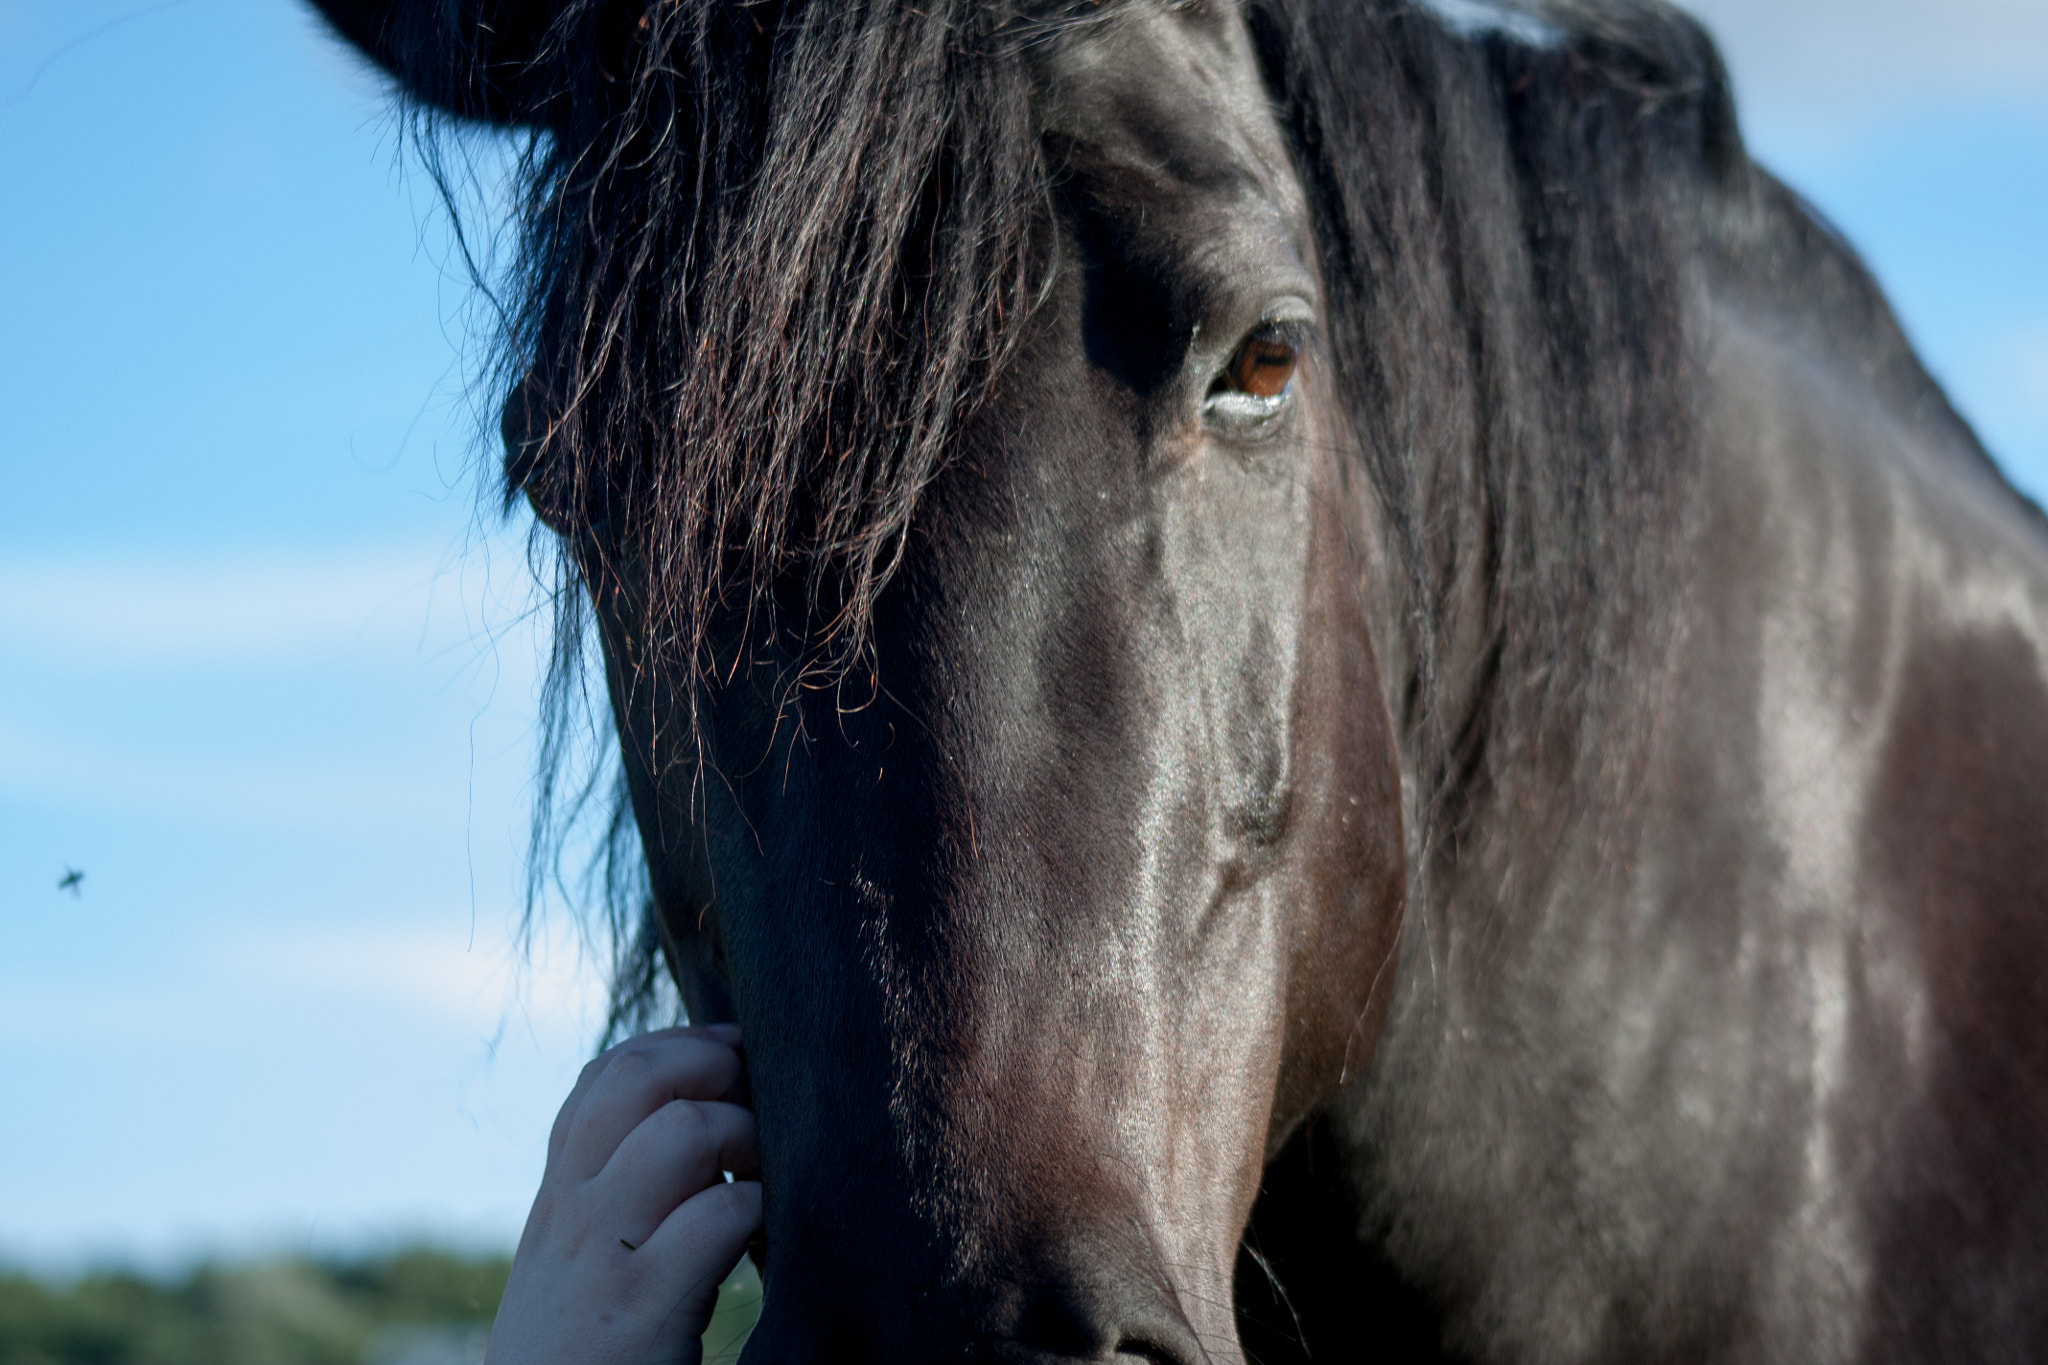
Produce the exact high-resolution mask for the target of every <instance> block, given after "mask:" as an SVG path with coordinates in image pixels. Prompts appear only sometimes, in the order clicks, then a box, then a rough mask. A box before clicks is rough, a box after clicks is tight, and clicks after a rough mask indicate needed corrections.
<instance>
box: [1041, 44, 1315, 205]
mask: <svg viewBox="0 0 2048 1365" xmlns="http://www.w3.org/2000/svg"><path fill="white" fill-rule="evenodd" d="M1042 78H1043V83H1044V86H1045V88H1046V92H1047V93H1046V100H1045V112H1044V115H1043V119H1044V124H1045V131H1046V133H1047V135H1048V136H1049V137H1050V138H1053V139H1057V140H1059V141H1063V142H1067V143H1069V144H1073V145H1076V146H1078V147H1079V148H1081V149H1083V150H1084V152H1085V160H1086V161H1087V162H1088V163H1089V164H1090V165H1091V166H1092V167H1093V168H1095V170H1096V171H1097V172H1098V173H1103V172H1107V173H1110V174H1112V175H1113V176H1114V177H1115V178H1116V179H1118V180H1121V181H1124V182H1125V183H1126V184H1128V185H1130V186H1131V187H1132V188H1133V189H1140V190H1143V191H1149V192H1150V193H1152V194H1157V195H1165V196H1169V197H1173V198H1184V197H1190V196H1193V197H1203V198H1212V197H1216V196H1222V197H1225V198H1240V197H1255V198H1259V199H1263V200H1265V201H1266V202H1267V203H1268V204H1269V205H1270V206H1271V207H1272V208H1274V209H1277V210H1278V211H1279V212H1280V213H1281V215H1282V216H1283V217H1288V218H1292V217H1294V216H1295V213H1296V212H1297V211H1298V210H1299V208H1300V203H1299V200H1300V191H1299V189H1298V187H1297V186H1296V185H1295V184H1294V181H1293V176H1292V174H1291V172H1290V171H1289V169H1288V160H1287V156H1286V151H1285V147H1284V145H1283V143H1282V141H1281V137H1280V131H1279V126H1278V123H1277V121H1276V120H1275V119H1274V117H1273V107H1272V100H1271V98H1270V97H1269V96H1268V94H1267V92H1266V89H1265V85H1264V83H1263V81H1262V80H1261V78H1260V74H1259V63H1258V59H1257V56H1256V54H1255V52H1254V50H1253V48H1252V43H1251V37H1250V34H1249V32H1248V31H1247V29H1246V27H1245V24H1244V22H1243V19H1242V17H1241V16H1240V15H1239V14H1238V12H1237V10H1236V9H1235V7H1232V6H1227V5H1194V6H1187V5H1182V6H1174V7H1171V8H1167V7H1163V6H1156V5H1150V4H1140V5H1136V6H1133V7H1132V8H1131V9H1129V10H1127V11H1125V12H1123V13H1121V14H1119V15H1118V16H1117V17H1116V18H1115V19H1114V20H1112V21H1109V22H1105V23H1102V24H1099V25H1091V26H1088V27H1085V28H1080V29H1076V30H1073V31H1071V32H1070V33H1068V34H1067V35H1066V36H1065V38H1064V40H1063V41H1061V42H1059V43H1057V44H1054V45H1053V46H1052V48H1051V50H1050V55H1049V57H1048V58H1047V59H1046V60H1045V64H1044V69H1043V77H1042Z"/></svg>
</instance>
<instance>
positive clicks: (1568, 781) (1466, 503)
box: [1257, 0, 1748, 912]
mask: <svg viewBox="0 0 2048 1365" xmlns="http://www.w3.org/2000/svg"><path fill="white" fill-rule="evenodd" d="M1497 8H1499V9H1500V10H1501V11H1503V12H1505V13H1507V14H1509V15H1511V16H1520V17H1521V18H1522V19H1524V20H1525V21H1535V22H1537V23H1538V24H1540V27H1541V34H1540V39H1541V40H1538V39H1537V38H1535V37H1532V36H1531V34H1530V31H1529V29H1530V24H1529V23H1528V22H1523V23H1519V24H1508V25H1503V26H1500V27H1493V28H1485V27H1481V28H1477V29H1472V28H1470V27H1469V26H1467V25H1459V26H1452V25H1448V24H1446V23H1445V22H1444V21H1443V20H1442V18H1441V17H1440V16H1438V15H1436V14H1435V13H1433V12H1431V11H1428V10H1423V9H1420V8H1418V7H1416V6H1413V5H1406V4H1399V3H1394V4H1385V5H1379V6H1374V7H1371V8H1370V9H1364V10H1362V9H1360V8H1359V7H1356V6H1353V5H1349V4H1346V3H1344V2H1343V0H1305V3H1300V4H1275V5H1273V6H1271V7H1269V8H1262V9H1261V10H1259V11H1258V12H1257V19H1258V23H1259V26H1260V31H1261V40H1262V46H1263V47H1264V49H1265V51H1266V52H1267V54H1268V57H1267V60H1268V77H1269V80H1270V81H1271V82H1272V83H1273V85H1274V87H1275V88H1276V89H1277V90H1279V91H1281V92H1282V95H1283V104H1284V107H1285V109H1286V111H1287V116H1288V117H1289V119H1290V121H1291V123H1292V125H1293V127H1292V131H1293V134H1294V142H1295V145H1296V148H1297V155H1298V156H1299V158H1300V162H1301V167H1300V169H1301V171H1302V174H1303V176H1304V179H1305V180H1306V181H1307V183H1308V188H1309V197H1310V200H1311V203H1312V205H1313V206H1314V210H1315V212H1316V215H1317V228H1318V241H1319V245H1320V247H1321V249H1322V251H1323V253H1324V260H1325V274H1326V280H1325V288H1326V298H1327V308H1328V312H1329V315H1330V317H1331V319H1332V324H1331V342H1332V349H1333V351H1334V353H1335V359H1336V363H1337V368H1338V372H1339V374H1340V375H1341V376H1342V380H1343V386H1344V388H1345V389H1346V395H1347V398H1348V400H1349V401H1350V402H1351V403H1352V405H1353V409H1354V428H1355V430H1356V431H1357V432H1358V433H1359V434H1360V439H1361V442H1362V444H1363V446H1364V451H1363V453H1364V456H1365V459H1366V463H1367V468H1368V470H1369V472H1370V475H1371V477H1372V479H1373V481H1374V484H1375V486H1376V489H1377V491H1378V494H1379V499H1380V503H1381V506H1382V509H1383V513H1384V515H1385V516H1386V518H1387V520H1388V523H1389V529H1390V531H1391V535H1392V539H1393V541H1394V543H1395V546H1396V550H1397V552H1398V553H1399V554H1400V556H1401V557H1402V558H1403V561H1404V564H1405V568H1406V570H1407V573H1406V578H1407V582H1406V584H1405V585H1404V586H1405V587H1406V589H1407V591H1408V592H1409V594H1410V600H1409V611H1410V614H1411V616H1412V618H1413V619H1414V620H1416V621H1417V623H1418V625H1417V628H1416V630H1415V631H1414V635H1413V638H1412V639H1411V640H1409V641H1408V642H1407V646H1408V648H1409V650H1410V651H1411V653H1412V656H1413V658H1414V661H1415V662H1414V669H1413V678H1412V683H1411V691H1410V694H1409V696H1408V697H1407V698H1406V699H1405V701H1406V714H1405V715H1404V716H1403V717H1402V719H1403V722H1404V724H1405V725H1406V726H1407V728H1408V730H1409V733H1410V735H1411V742H1412V744H1413V745H1414V747H1415V750H1416V752H1417V755H1418V758H1419V761H1420V769H1421V771H1420V772H1419V773H1418V774H1417V776H1418V778H1419V779H1420V780H1419V782H1418V784H1417V785H1418V799H1419V803H1420V808H1419V809H1418V810H1416V811H1414V812H1411V815H1412V818H1413V819H1414V822H1415V828H1416V830H1417V833H1418V843H1419V844H1420V846H1421V851H1422V854H1423V856H1422V857H1421V858H1419V859H1418V860H1417V864H1418V866H1417V869H1416V870H1417V872H1418V874H1419V875H1422V876H1424V877H1428V876H1430V875H1432V874H1433V873H1435V872H1438V871H1441V870H1444V869H1446V868H1448V867H1449V866H1450V864H1451V862H1452V861H1453V860H1456V859H1459V858H1461V857H1462V856H1463V852H1464V850H1463V848H1462V847H1461V845H1462V841H1463V838H1464V835H1465V834H1466V833H1467V831H1469V830H1470V829H1471V828H1472V827H1473V826H1474V824H1475V820H1474V817H1475V816H1476V815H1477V813H1478V812H1479V811H1481V810H1482V809H1489V808H1491V809H1495V810H1503V809H1504V813H1505V814H1507V816H1508V817H1509V820H1510V822H1511V823H1510V824H1508V825H1506V826H1503V827H1504V828H1516V829H1517V830H1519V831H1520V832H1521V835H1522V837H1518V838H1516V839H1515V840H1514V841H1513V847H1514V848H1515V849H1517V850H1519V851H1520V856H1521V857H1522V858H1523V863H1522V865H1520V866H1500V865H1494V866H1486V867H1480V868H1476V869H1475V868H1472V867H1467V868H1465V869H1464V873H1465V875H1468V876H1470V875H1478V876H1480V877H1482V878H1484V879H1485V880H1487V881H1488V882H1490V883H1491V886H1490V888H1489V897H1490V898H1491V899H1493V900H1495V901H1498V900H1500V899H1501V898H1502V896H1503V894H1504V893H1508V892H1510V889H1511V888H1510V887H1509V886H1508V885H1507V883H1509V882H1510V881H1513V882H1518V883H1520V884H1521V887H1522V889H1524V890H1534V889H1537V888H1539V887H1540V886H1541V885H1542V883H1543V882H1544V880H1545V879H1546V878H1547V877H1548V876H1549V875H1550V874H1551V873H1552V872H1554V870H1555V862H1554V860H1553V861H1552V862H1550V863H1548V864H1542V863H1535V862H1530V861H1529V855H1528V851H1529V850H1530V849H1532V848H1542V847H1546V846H1548V847H1555V848H1559V849H1560V853H1562V850H1563V848H1564V846H1565V844H1566V843H1567V842H1568V841H1566V840H1565V839H1564V837H1563V836H1564V835H1565V834H1566V832H1567V830H1568V829H1570V828H1572V823H1573V822H1574V821H1579V820H1581V818H1582V817H1583V816H1585V815H1587V814H1589V813H1600V812H1607V813H1611V815H1612V817H1613V818H1612V819H1610V820H1607V821H1604V822H1603V821H1586V822H1584V823H1583V824H1582V825H1580V826H1579V827H1578V828H1577V829H1576V831H1575V832H1576V834H1577V836H1578V843H1579V845H1580V850H1579V851H1581V852H1585V853H1590V854H1591V855H1592V856H1593V857H1594V858H1595V859H1596V860H1598V859H1599V858H1600V857H1601V855H1602V854H1603V853H1604V852H1605V851H1606V849H1607V848H1611V847H1613V846H1616V845H1618V844H1619V843H1620V842H1621V840H1622V838H1623V837H1624V834H1625V829H1624V826H1625V822H1626V820H1627V818H1628V817H1627V812H1628V811H1629V810H1630V809H1631V807H1632V803H1631V802H1630V801H1628V800H1627V799H1626V795H1625V794H1626V790H1627V788H1628V786H1629V784H1630V783H1631V782H1632V780H1633V779H1634V778H1635V776H1636V775H1637V774H1638V773H1639V772H1640V769H1641V765H1642V764H1643V763H1644V762H1645V761H1646V760H1647V758H1648V755H1649V752H1650V747H1651V744H1652V743H1653V741H1654V737H1655V733H1656V729H1657V726H1658V724H1659V720H1660V717H1661V715H1662V713H1663V711H1664V706H1665V700H1666V698H1665V695H1664V692H1663V689H1664V688H1665V687H1666V686H1667V683H1668V679H1669V676H1670V674H1669V669H1668V667H1667V665H1668V662H1669V660H1670V658H1671V657H1672V655H1671V651H1672V648H1673V646H1674V645H1675V644H1676V642H1677V639H1678V635H1679V633H1680V631H1681V630H1682V629H1683V624H1684V613H1683V610H1682V603H1683V584H1684V574H1683V571H1682V565H1683V554H1684V542H1685V539H1686V531H1687V527H1688V524H1689V518H1690V516H1691V510H1690V509H1691V506H1692V496H1691V494H1692V490H1693V488H1694V486H1695V485H1696V482H1697V479H1696V472H1697V466H1698V452H1699V440H1698V435H1697V417H1696V411H1695V401H1696V400H1695V394H1696V392H1697V388H1698V384H1697V377H1698V371H1697V364H1696V359H1695V356H1694V355H1693V353H1692V341H1691V339H1690V338H1689V337H1688V334H1687V324H1686V318H1685V302H1686V299H1685V294H1686V291H1687V290H1688V289H1690V288H1692V287H1694V285H1695V283H1696V278H1695V274H1694V272H1693V271H1692V270H1691V269H1690V268H1689V266H1688V264H1687V258H1688V256H1689V255H1690V253H1691V248H1692V247H1693V246H1694V245H1695V238H1696V234H1697V232H1698V219H1699V217H1700V214H1699V210H1698V207H1697V205H1698V204H1699V203H1700V202H1701V201H1703V200H1705V199H1706V198H1708V197H1709V195H1708V194H1706V193H1703V190H1705V189H1710V188H1711V185H1710V183H1709V182H1713V181H1719V180H1724V179H1726V178H1727V177H1730V176H1733V175H1736V174H1738V173H1740V171H1741V169H1742V168H1744V167H1746V166H1747V165H1748V162H1747V159H1746V157H1744V156H1743V154H1742V148H1741V143H1740V139H1739V135H1738V133H1737V131H1736V125H1735V119H1734V113H1733V107H1732V103H1731V100H1730V96H1729V92H1728V86H1727V81H1726V77H1725V73H1724V72H1723V69H1722V67H1721V63H1720V59H1719V56H1718V54H1717V53H1716V52H1715V50H1714V48H1713V45H1712V43H1711V41H1710V40H1709V39H1708V37H1707V36H1706V34H1705V33H1704V31H1703V30H1701V29H1700V28H1699V27H1698V25H1697V24H1696V23H1695V22H1693V21H1692V20H1691V19H1689V18H1687V17H1686V16H1685V15H1683V14H1682V13H1680V12H1679V11H1677V10H1676V9H1674V8H1672V7H1670V6H1668V5H1664V4H1661V3H1657V2H1656V0H1648V2H1647V3H1630V2H1629V0H1587V2H1586V3H1567V2H1566V0H1556V2H1555V3H1552V2H1548V0H1532V2H1531V3H1526V4H1502V5H1500V6H1498V7H1497ZM1571 790H1576V791H1578V792H1579V793H1581V800H1580V801H1579V802H1578V803H1576V806H1573V805H1570V804H1565V803H1560V802H1559V801H1558V799H1557V794H1558V793H1559V792H1561V791H1571ZM1531 832H1539V833H1547V834H1548V835H1550V836H1551V837H1549V838H1544V837H1535V838H1531V837H1527V836H1528V835H1529V834H1530V833H1531ZM1431 899H1433V898H1432V897H1428V896H1423V897H1418V898H1417V900H1418V906H1417V908H1418V909H1420V910H1422V911H1424V912H1426V910H1427V906H1428V902H1429V900H1431Z"/></svg>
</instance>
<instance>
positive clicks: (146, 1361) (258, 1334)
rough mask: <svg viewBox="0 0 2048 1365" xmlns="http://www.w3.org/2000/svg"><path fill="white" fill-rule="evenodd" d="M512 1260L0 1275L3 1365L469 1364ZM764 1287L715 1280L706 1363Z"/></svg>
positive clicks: (746, 1322)
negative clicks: (152, 1275) (173, 1275)
mask: <svg viewBox="0 0 2048 1365" xmlns="http://www.w3.org/2000/svg"><path fill="white" fill-rule="evenodd" d="M511 1266H512V1262H511V1259H510V1258H509V1257H485V1258H474V1257H464V1256H458V1255H455V1254H452V1253H450V1252H446V1251H440V1250H433V1249H428V1248H415V1249H411V1250H406V1251H401V1252H398V1253H395V1254H392V1255H387V1256H379V1257H371V1258H366V1259H361V1260H347V1261H344V1260H319V1259H311V1258H303V1257H291V1258H283V1259H278V1260H270V1261H260V1262H256V1263H253V1264H248V1265H218V1264H213V1263H210V1262H209V1263H205V1264H201V1265H199V1266H197V1267H196V1268H194V1269H193V1270H191V1271H190V1272H189V1273H187V1274H186V1275H185V1276H184V1277H183V1278H182V1279H176V1280H169V1281H165V1280H154V1279H149V1278H146V1277H143V1276H140V1275H134V1274H130V1273H126V1272H119V1271H112V1272H98V1273H94V1274H90V1275H87V1276H84V1277H83V1278H81V1279H77V1280H72V1281H68V1282H65V1283H62V1284H52V1283H50V1282H47V1281H44V1280H39V1279H36V1278H33V1277H31V1276H28V1275H22V1274H8V1273H6V1272H0V1365H472V1363H473V1362H475V1361H477V1360H479V1359H481V1357H482V1354H483V1343H484V1340H485V1337H486V1335H487V1334H488V1329H489V1327H490V1322H491V1318H492V1317H493V1316H494V1315H495V1314H496V1313H497V1311H498V1300H499V1298H500V1297H502V1296H503V1294H504V1292H505V1276H506V1273H507V1272H508V1271H509V1270H510V1269H511ZM760 1302H761V1281H760V1279H759V1277H758V1276H756V1275H755V1274H754V1268H753V1266H752V1265H751V1264H750V1263H748V1262H746V1261H742V1262H741V1263H740V1267H739V1269H738V1270H737V1271H735V1272H734V1274H733V1276H732V1277H731V1278H730V1279H729V1280H727V1281H726V1283H725V1284H724V1286H723V1287H721V1288H720V1290H719V1294H718V1311H717V1314H716V1315H715V1316H714V1317H713V1318H712V1322H711V1327H710V1330H708V1331H707V1332H705V1334H704V1347H705V1351H704V1360H705V1365H721V1363H722V1362H729V1361H732V1360H734V1359H736V1358H737V1357H738V1355H739V1350H740V1347H741V1346H743V1345H744V1344H745V1343H746V1339H747V1334H748V1333H749V1332H750V1331H751V1330H752V1328H753V1325H754V1319H755V1317H756V1316H757V1315H758V1314H759V1312H760Z"/></svg>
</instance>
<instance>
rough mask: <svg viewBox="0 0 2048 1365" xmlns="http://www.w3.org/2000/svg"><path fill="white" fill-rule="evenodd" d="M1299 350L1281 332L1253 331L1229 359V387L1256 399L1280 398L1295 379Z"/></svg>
mask: <svg viewBox="0 0 2048 1365" xmlns="http://www.w3.org/2000/svg"><path fill="white" fill-rule="evenodd" d="M1299 356H1300V352H1299V351H1297V350H1296V349H1295V347H1294V343H1293V342H1291V341H1289V340H1287V338H1286V337H1284V336H1282V335H1281V334H1280V333H1278V332H1274V331H1261V332H1254V333H1252V334H1251V335H1250V336H1248V337H1246V338H1245V341H1244V345H1242V346H1240V347H1238V348H1237V354H1236V355H1234V356H1232V357H1231V358H1230V387H1231V388H1233V389H1235V390H1236V391H1237V392H1239V393H1242V394H1248V395H1250V396H1251V397H1253V398H1278V397H1280V395H1282V394H1284V393H1286V392H1287V386H1288V385H1289V384H1291V383H1293V382H1294V363H1295V361H1296V360H1297V359H1298V358H1299Z"/></svg>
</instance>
